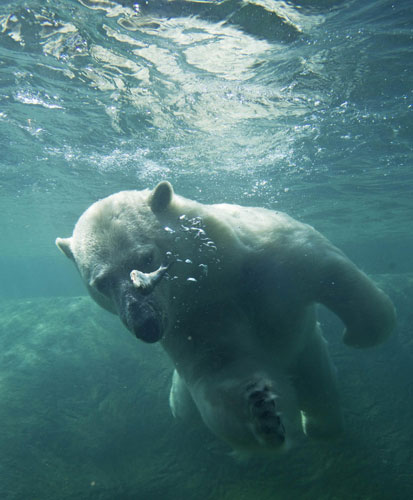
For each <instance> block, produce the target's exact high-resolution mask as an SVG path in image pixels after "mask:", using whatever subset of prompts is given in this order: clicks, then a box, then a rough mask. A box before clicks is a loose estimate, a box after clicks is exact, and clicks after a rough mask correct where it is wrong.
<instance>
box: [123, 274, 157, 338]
mask: <svg viewBox="0 0 413 500" xmlns="http://www.w3.org/2000/svg"><path fill="white" fill-rule="evenodd" d="M114 300H115V303H116V306H117V309H118V315H119V317H120V319H121V320H122V322H123V324H124V325H125V326H126V328H127V329H128V330H130V331H131V332H132V333H133V334H134V335H135V337H137V338H138V339H141V340H143V341H144V342H148V343H151V344H152V343H154V342H157V341H158V340H160V339H161V338H162V335H163V327H162V321H161V317H160V314H159V312H158V307H156V299H155V297H154V296H153V295H149V296H144V295H142V294H140V293H137V292H136V291H135V290H134V289H133V286H132V285H131V284H129V283H124V284H123V286H121V287H120V288H119V289H118V291H117V293H116V294H115V296H114Z"/></svg>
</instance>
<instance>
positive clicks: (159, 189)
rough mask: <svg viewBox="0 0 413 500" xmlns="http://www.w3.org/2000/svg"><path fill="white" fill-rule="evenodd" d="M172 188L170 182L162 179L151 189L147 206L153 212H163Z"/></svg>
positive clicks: (171, 193)
mask: <svg viewBox="0 0 413 500" xmlns="http://www.w3.org/2000/svg"><path fill="white" fill-rule="evenodd" d="M173 195H174V189H173V187H172V185H171V183H170V182H168V181H162V182H160V183H159V184H158V185H157V186H156V188H155V189H154V190H153V191H152V193H151V195H150V197H149V206H150V207H151V210H152V212H153V213H154V214H157V213H159V212H163V211H164V210H165V209H166V208H167V207H168V205H169V204H170V203H171V201H172V198H173Z"/></svg>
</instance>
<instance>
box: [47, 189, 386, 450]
mask: <svg viewBox="0 0 413 500" xmlns="http://www.w3.org/2000/svg"><path fill="white" fill-rule="evenodd" d="M56 244H57V246H58V247H59V249H60V250H61V251H62V252H63V253H64V254H65V255H66V256H67V257H69V258H70V259H71V260H73V261H74V263H75V265H76V267H77V269H78V271H79V273H80V275H81V277H82V279H83V281H84V283H85V285H86V287H87V289H88V291H89V293H90V295H91V296H92V298H93V299H94V300H95V301H96V302H97V303H98V304H99V305H101V306H102V307H104V308H105V309H107V310H108V311H111V312H113V313H114V314H117V315H119V317H120V319H121V320H122V322H123V323H124V324H125V326H126V328H128V329H129V330H130V331H131V332H132V333H133V334H134V335H135V336H136V337H137V338H139V339H142V340H143V341H145V342H149V343H151V342H158V341H159V342H160V343H161V344H162V346H163V348H164V350H165V351H166V352H167V353H168V355H169V357H170V359H171V360H172V362H173V365H174V369H175V370H174V374H173V380H172V387H171V392H170V405H171V409H172V412H173V414H174V415H175V416H182V417H184V416H185V415H190V414H193V413H194V411H195V412H198V413H199V415H200V416H201V418H202V420H203V421H204V423H205V424H206V425H207V426H208V427H209V428H210V429H211V431H212V432H213V433H215V434H216V435H217V436H218V437H220V438H222V439H223V440H224V441H226V442H227V443H228V444H229V445H230V446H231V447H232V448H233V449H234V450H238V451H240V452H247V453H251V452H252V453H254V452H259V451H269V452H271V451H276V450H282V449H285V448H287V447H288V446H289V443H291V441H294V440H295V439H296V438H297V437H298V436H299V434H301V435H302V431H304V433H305V434H306V435H307V436H309V437H314V438H329V437H333V436H336V435H338V434H339V433H340V431H341V429H342V415H341V411H340V405H339V398H338V394H337V389H336V382H335V374H334V369H333V366H332V363H331V361H330V358H329V355H328V351H327V346H326V342H325V340H324V338H323V336H322V332H321V329H320V326H319V324H318V322H317V318H316V306H315V305H316V303H321V304H324V305H325V306H327V308H329V309H330V310H331V311H333V312H334V313H336V314H337V315H338V316H339V318H341V320H342V321H343V323H344V326H345V331H344V343H345V344H348V345H349V346H353V347H358V348H364V347H370V346H374V345H376V344H378V343H380V342H382V341H383V340H385V339H386V338H387V337H388V335H389V334H390V333H391V331H392V329H393V327H394V324H395V310H394V308H393V305H392V303H391V301H390V300H389V298H388V297H387V296H386V295H385V294H384V293H383V292H382V291H381V290H380V289H379V288H377V287H376V286H375V284H374V283H373V282H372V281H371V280H370V279H369V278H368V277H367V276H366V275H365V274H364V273H363V272H361V271H360V270H359V269H358V268H357V267H356V266H355V265H354V264H353V263H352V262H351V261H350V260H349V259H348V258H347V257H346V256H345V255H344V254H343V253H342V252H341V251H340V250H339V249H337V248H336V247H335V246H333V245H332V244H331V243H330V242H329V241H328V240H327V239H326V238H324V237H323V236H322V235H321V234H320V233H318V232H317V231H316V230H315V229H313V228H312V227H311V226H309V225H306V224H303V223H300V222H298V221H296V220H294V219H292V218H291V217H289V216H288V215H286V214H284V213H281V212H275V211H271V210H267V209H264V208H250V207H242V206H238V205H229V204H215V205H205V204H201V203H197V202H195V201H192V200H189V199H186V198H184V197H182V196H178V195H176V194H175V193H174V191H173V188H172V186H171V184H170V183H169V182H166V181H163V182H161V183H160V184H158V185H157V186H156V188H155V189H153V190H143V191H123V192H120V193H117V194H113V195H111V196H109V197H107V198H105V199H102V200H100V201H98V202H96V203H94V204H93V205H92V206H91V207H89V208H88V209H87V210H86V211H85V212H84V214H83V215H82V216H81V217H80V219H79V221H78V222H77V224H76V226H75V228H74V232H73V235H72V236H71V237H70V238H57V240H56Z"/></svg>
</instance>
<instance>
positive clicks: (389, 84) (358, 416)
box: [0, 0, 413, 500]
mask: <svg viewBox="0 0 413 500" xmlns="http://www.w3.org/2000/svg"><path fill="white" fill-rule="evenodd" d="M412 26H413V7H412V4H411V2H410V1H408V0H395V1H388V0H374V1H373V0H366V1H361V0H348V1H347V0H345V1H334V0H330V1H329V0H324V1H318V2H315V1H314V2H313V1H309V0H297V1H286V2H284V1H278V0H245V1H242V0H216V1H212V0H211V1H203V2H200V1H195V0H194V1H189V0H188V1H186V0H175V1H168V0H154V1H151V0H148V1H146V2H132V1H127V0H124V1H110V0H99V1H97V0H54V1H40V0H30V1H22V0H16V1H13V2H8V1H4V0H3V1H2V2H0V214H1V217H0V298H1V304H0V306H1V312H0V346H1V349H0V352H1V354H0V411H1V415H2V417H1V419H2V422H3V424H2V426H3V429H4V430H3V432H2V433H1V434H0V450H1V451H0V498H5V499H7V500H9V499H13V500H14V499H18V500H20V499H22V500H23V499H28V498H31V499H42V500H43V499H45V500H46V499H47V500H48V499H52V498H53V499H60V498H61V499H62V500H65V499H71V498H76V499H81V498H85V499H86V498H92V499H94V498H99V499H105V500H106V499H132V498H137V499H140V500H151V499H155V498H156V499H157V498H163V499H169V498H171V499H172V498H173V499H177V500H178V499H179V500H180V499H181V498H211V499H212V498H214V499H218V500H221V499H222V500H227V499H228V500H229V499H231V500H232V499H237V500H238V499H241V500H242V499H247V500H250V499H260V500H261V499H263V500H266V499H278V498H280V499H286V500H289V499H294V498H308V499H340V500H341V499H347V498H352V499H353V498H360V499H361V498H363V499H372V500H374V499H380V500H381V499H384V500H385V499H390V498H391V499H399V498H400V499H405V498H409V492H410V493H411V491H412V490H413V478H412V475H411V463H412V460H413V457H412V455H411V451H410V449H411V445H410V443H411V442H412V438H413V436H412V433H413V428H412V424H411V421H409V418H408V416H409V415H411V412H412V394H411V389H410V385H409V381H411V379H412V375H413V373H412V368H411V367H412V366H413V359H412V358H413V352H412V343H411V340H410V339H411V320H412V313H411V306H412V303H411V297H412V285H411V283H412V281H411V280H412V278H411V276H412V272H413V259H412V251H413V236H412V234H413V223H412V220H413V217H412V216H413V197H412V191H413V170H412V158H413V154H412V137H413V118H412V105H413V103H412V98H413V95H412V89H413V44H412V42H413V34H412ZM162 179H168V180H170V181H172V183H173V184H174V187H175V190H176V192H178V193H179V194H182V195H184V196H187V197H190V198H193V199H197V200H199V201H201V202H221V201H226V202H233V203H240V204H244V205H259V206H265V207H268V208H273V209H277V210H282V211H285V212H288V213H290V214H291V215H293V216H294V217H296V218H298V219H300V220H302V221H304V222H308V223H310V224H312V225H314V226H315V227H316V228H317V229H319V230H320V231H322V232H323V233H324V234H326V235H327V236H328V237H329V238H330V239H331V240H333V241H334V242H335V243H336V244H338V245H339V246H340V247H341V248H343V249H344V250H345V251H346V252H347V254H348V255H349V256H350V257H351V258H352V259H353V260H354V261H355V262H356V263H357V264H358V265H360V266H361V267H362V268H363V269H365V270H366V272H368V273H371V274H373V275H374V276H376V277H377V279H381V280H382V283H383V287H384V288H385V289H386V290H387V291H388V292H389V293H390V294H391V295H392V298H393V300H394V301H395V304H396V306H397V309H398V314H399V326H398V332H397V335H396V336H395V337H394V338H393V339H392V340H391V341H390V342H389V343H388V344H386V345H384V346H382V347H380V348H379V349H375V350H372V351H368V352H363V353H359V352H357V353H354V352H353V351H351V352H350V351H348V350H346V349H345V348H344V347H343V346H342V345H341V344H340V343H339V341H338V339H337V336H336V335H335V332H336V331H339V330H340V328H341V327H340V326H339V325H337V324H336V322H335V321H334V320H333V319H332V318H331V317H330V316H329V315H327V314H324V316H323V321H324V322H325V329H326V333H327V337H328V339H329V341H330V342H331V349H332V351H333V358H334V361H335V363H336V365H337V368H338V371H339V374H340V380H341V381H342V384H341V385H342V387H341V391H342V394H343V404H344V411H345V416H346V421H347V423H348V429H349V431H348V432H349V435H348V440H347V441H346V443H341V444H340V445H339V446H335V445H332V446H331V447H328V446H327V447H325V448H324V447H323V449H320V450H319V449H315V448H313V447H312V446H311V445H309V446H308V448H305V449H303V450H297V451H295V452H294V453H293V454H291V455H288V456H287V457H283V458H275V459H274V460H272V461H270V462H264V463H255V462H254V463H252V464H247V465H245V464H238V463H235V462H234V461H233V459H232V458H231V457H229V456H228V455H227V452H228V450H226V449H225V448H224V447H223V445H221V444H220V443H217V442H216V441H215V440H214V438H212V437H211V436H210V435H209V434H208V433H207V432H205V431H203V430H202V429H197V430H195V431H194V430H188V429H185V428H182V426H181V427H180V424H179V423H176V422H174V421H173V420H172V419H171V417H170V414H169V410H168V406H167V392H168V386H169V378H170V367H169V365H168V362H167V361H166V360H165V359H164V358H163V356H162V354H161V352H160V351H158V350H156V348H155V349H154V350H152V349H151V350H148V349H146V347H144V346H142V345H141V344H139V343H137V342H136V341H133V339H130V338H129V337H128V335H127V333H126V332H124V331H123V330H121V328H120V327H119V325H118V322H117V321H116V318H109V317H108V316H106V315H105V314H103V313H102V311H100V310H99V309H97V307H96V306H95V305H93V304H92V303H91V302H90V301H89V299H86V298H85V297H84V294H85V290H84V288H83V287H82V285H81V283H80V280H79V279H78V277H77V276H76V274H75V273H74V272H73V269H72V267H71V266H70V265H69V263H67V262H66V260H65V259H63V258H62V257H61V255H59V254H58V252H57V250H56V248H55V246H54V240H55V238H56V236H68V235H69V234H70V233H71V231H72V228H73V224H74V223H75V221H76V220H77V218H78V216H79V215H80V213H82V211H83V210H84V209H85V208H86V207H87V206H89V205H90V204H91V203H92V202H93V201H95V200H96V199H98V198H101V197H103V196H106V195H108V194H110V193H113V192H116V191H118V190H121V189H131V188H136V189H142V188H146V187H152V186H154V185H155V184H156V183H157V182H158V181H159V180H162ZM118 330H119V331H118ZM336 339H337V341H336ZM148 386H149V389H148ZM289 488H290V489H289ZM168 495H169V496H168Z"/></svg>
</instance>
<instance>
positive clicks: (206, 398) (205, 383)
mask: <svg viewBox="0 0 413 500" xmlns="http://www.w3.org/2000/svg"><path fill="white" fill-rule="evenodd" d="M228 373H233V372H231V370H229V372H228ZM218 380H219V382H216V380H215V379H214V380H212V378H209V379H205V378H204V379H203V380H202V381H199V382H198V384H197V385H196V386H195V387H193V389H192V394H193V397H194V400H195V403H196V405H197V407H198V409H199V412H200V414H201V416H202V419H203V421H204V422H205V424H206V425H207V426H208V427H209V428H210V429H211V431H212V432H213V433H214V434H216V435H217V436H218V437H220V438H221V439H223V440H224V441H226V442H227V443H228V444H229V445H230V446H232V448H234V449H235V450H237V451H240V452H247V453H248V452H268V451H276V450H282V449H285V448H286V447H287V446H288V443H287V441H288V442H290V441H291V439H290V438H291V436H292V434H293V432H292V425H291V418H290V417H291V415H290V411H289V409H288V408H286V406H287V405H288V404H286V400H287V399H286V398H284V397H283V395H284V392H283V391H282V390H281V391H280V390H279V389H280V388H279V387H278V386H276V384H275V382H273V381H272V379H270V378H269V377H267V376H265V375H264V374H261V373H259V372H255V373H252V374H251V376H250V377H245V376H242V377H240V378H237V377H234V376H232V377H229V376H227V377H226V376H225V373H222V374H220V376H219V377H218ZM291 392H292V391H291ZM294 408H295V413H296V414H298V409H297V407H296V406H295V407H294Z"/></svg>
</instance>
